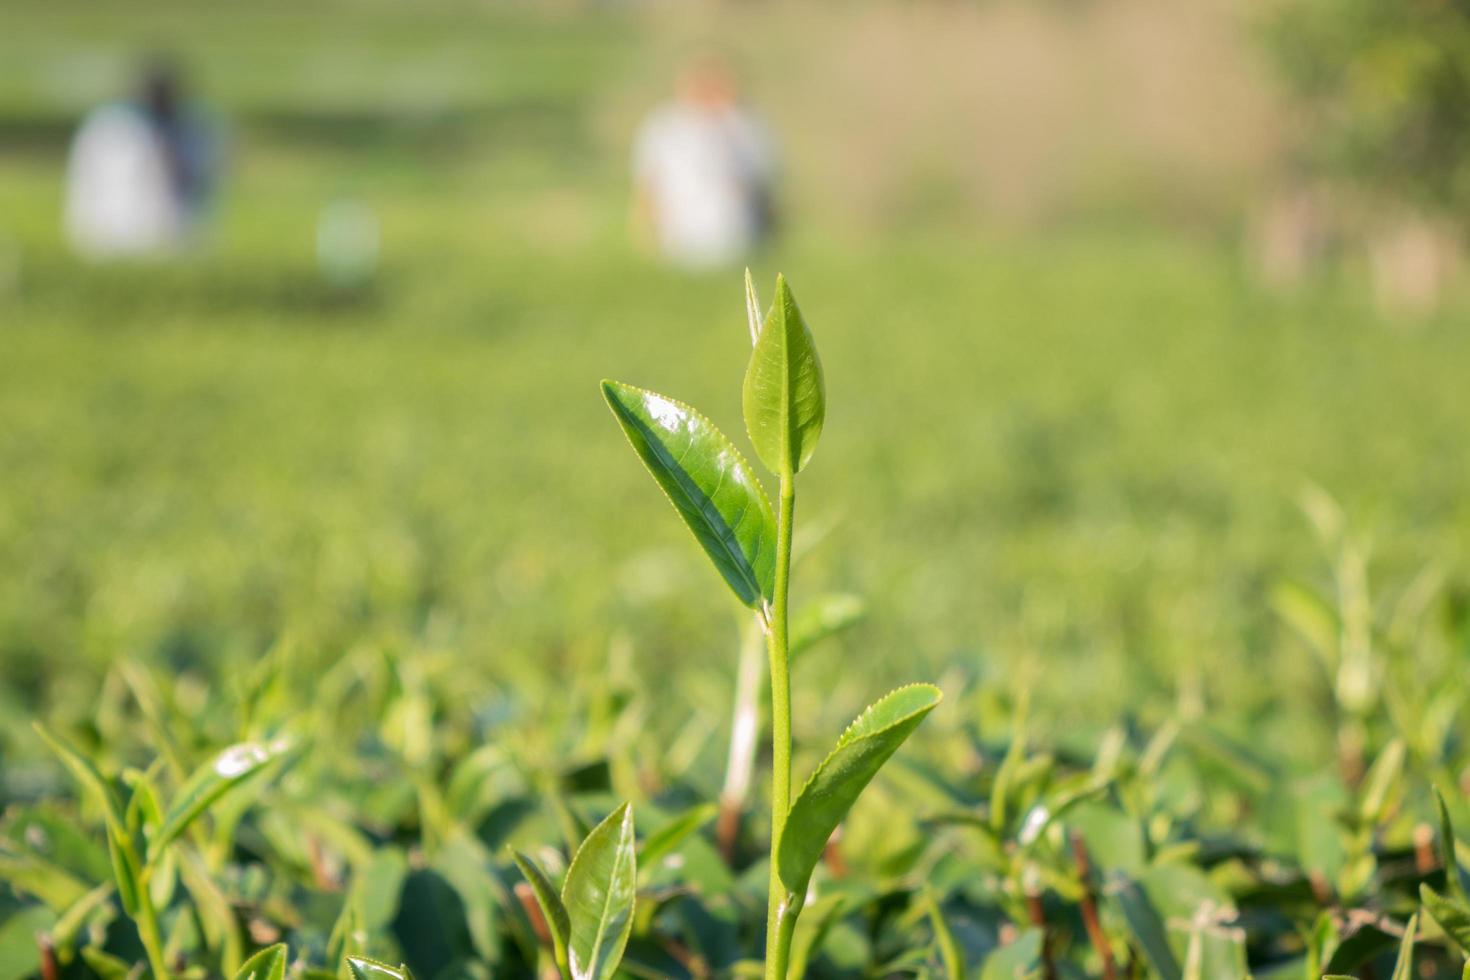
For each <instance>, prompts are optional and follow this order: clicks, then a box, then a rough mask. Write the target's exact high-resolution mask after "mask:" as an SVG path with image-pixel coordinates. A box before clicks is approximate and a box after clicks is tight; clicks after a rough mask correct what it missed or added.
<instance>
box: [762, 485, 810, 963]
mask: <svg viewBox="0 0 1470 980" xmlns="http://www.w3.org/2000/svg"><path fill="white" fill-rule="evenodd" d="M795 514H796V481H795V479H794V477H793V475H792V474H791V473H783V474H781V510H780V515H779V517H778V519H777V523H776V588H775V595H774V596H773V597H772V601H771V626H770V631H769V632H768V633H767V634H766V649H767V651H768V652H769V654H770V661H771V890H770V897H769V899H768V904H767V909H766V973H765V980H786V963H787V961H788V959H789V958H790V955H791V937H792V935H793V933H794V931H795V929H796V916H797V913H798V912H799V911H800V910H801V904H800V903H801V898H802V897H803V896H792V897H791V902H790V907H788V905H787V895H786V888H785V886H783V885H782V884H781V875H780V872H779V871H778V870H777V860H776V858H777V855H776V848H777V845H778V844H779V843H780V840H781V831H782V829H783V828H784V827H785V825H786V813H787V811H788V810H790V809H791V664H790V660H789V649H788V646H787V626H786V618H787V617H786V609H787V596H788V593H789V592H790V589H791V525H792V520H793V518H794V517H795Z"/></svg>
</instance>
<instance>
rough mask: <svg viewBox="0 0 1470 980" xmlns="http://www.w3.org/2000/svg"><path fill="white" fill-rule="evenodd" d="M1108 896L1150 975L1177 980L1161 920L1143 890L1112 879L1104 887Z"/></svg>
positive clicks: (1126, 880)
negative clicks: (1113, 902) (1150, 971)
mask: <svg viewBox="0 0 1470 980" xmlns="http://www.w3.org/2000/svg"><path fill="white" fill-rule="evenodd" d="M1108 894H1110V895H1111V896H1112V897H1113V898H1114V899H1115V900H1116V901H1117V903H1118V907H1119V908H1120V909H1122V911H1123V920H1124V921H1125V922H1126V923H1127V924H1128V931H1129V932H1130V933H1131V934H1132V935H1133V941H1134V942H1135V943H1137V944H1138V948H1139V949H1140V950H1142V951H1143V956H1144V959H1146V960H1148V963H1149V966H1151V967H1152V968H1153V971H1154V973H1155V974H1157V975H1158V976H1159V977H1160V980H1181V977H1182V976H1183V973H1182V971H1181V970H1180V969H1179V961H1178V960H1177V959H1175V958H1174V951H1173V950H1172V949H1171V948H1170V947H1169V936H1168V933H1167V932H1165V931H1164V920H1163V919H1161V918H1160V917H1159V913H1158V911H1157V910H1155V908H1154V906H1153V903H1151V902H1150V901H1149V900H1148V896H1147V895H1145V894H1144V892H1143V889H1142V888H1140V887H1138V883H1137V882H1135V881H1132V880H1130V879H1129V878H1127V877H1125V876H1123V875H1115V876H1114V878H1113V880H1112V882H1111V883H1110V884H1109V886H1108Z"/></svg>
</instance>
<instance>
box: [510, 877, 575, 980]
mask: <svg viewBox="0 0 1470 980" xmlns="http://www.w3.org/2000/svg"><path fill="white" fill-rule="evenodd" d="M511 856H512V857H514V858H515V861H516V867H518V868H520V869H521V874H523V875H525V876H526V881H527V882H529V883H530V885H531V891H532V892H533V893H535V895H536V904H537V905H540V906H541V915H542V917H543V918H545V919H546V928H547V929H548V930H550V931H551V942H552V945H553V947H554V952H555V954H556V962H557V965H558V966H560V967H562V968H563V969H565V968H566V962H567V943H568V941H570V939H571V934H572V924H571V920H570V919H569V918H568V917H567V907H566V906H565V905H563V904H562V901H561V896H560V895H558V894H557V893H556V887H555V886H554V885H552V883H551V879H549V878H547V877H546V873H545V872H544V871H542V870H541V868H540V866H539V865H537V864H536V862H535V861H533V860H532V859H531V858H530V856H529V855H526V854H522V853H521V852H520V851H512V852H511Z"/></svg>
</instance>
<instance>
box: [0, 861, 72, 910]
mask: <svg viewBox="0 0 1470 980" xmlns="http://www.w3.org/2000/svg"><path fill="white" fill-rule="evenodd" d="M0 881H3V882H5V884H7V885H9V886H10V887H11V888H14V889H15V890H16V891H18V892H24V893H26V894H28V895H34V896H35V897H36V898H38V899H40V900H41V901H42V902H43V903H44V904H46V905H48V906H50V907H51V908H52V909H53V910H54V911H57V912H60V911H61V910H63V909H66V908H70V907H71V905H72V904H73V903H75V902H76V901H77V900H78V899H80V898H81V897H82V896H83V895H85V894H86V893H87V886H86V884H85V883H84V882H82V881H81V880H80V879H78V878H76V877H74V876H73V875H71V874H70V873H68V872H67V871H65V870H63V869H62V868H58V867H57V866H56V865H54V864H52V863H51V862H49V861H43V860H41V859H40V858H38V857H33V856H31V855H29V854H13V855H12V854H8V853H6V852H4V851H0Z"/></svg>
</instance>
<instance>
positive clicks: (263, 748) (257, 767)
mask: <svg viewBox="0 0 1470 980" xmlns="http://www.w3.org/2000/svg"><path fill="white" fill-rule="evenodd" d="M293 747H294V743H293V742H292V740H291V739H290V738H286V737H284V736H283V737H281V738H277V739H274V740H272V741H270V742H241V743H240V744H238V745H232V746H230V747H229V748H227V749H225V750H224V751H223V752H221V753H220V754H219V755H218V756H216V757H215V759H214V761H213V762H210V763H208V764H207V765H204V766H200V767H199V768H198V769H197V770H195V772H194V774H193V775H192V776H190V777H189V779H188V781H187V782H186V783H184V785H183V786H182V787H181V788H180V789H179V792H178V795H177V796H176V797H175V798H174V801H173V803H172V804H170V806H169V808H168V813H167V814H166V815H165V816H164V818H163V825H162V826H161V827H159V829H158V832H157V833H156V834H154V835H153V837H152V839H150V840H149V841H148V860H147V863H148V864H149V865H152V864H155V863H156V862H157V861H158V859H159V858H160V856H161V855H162V854H163V850H164V848H166V847H167V846H168V845H169V844H171V843H173V842H174V841H175V840H176V839H177V838H178V837H179V835H180V834H182V833H183V832H184V831H185V830H187V829H189V825H190V824H191V823H193V822H194V821H195V820H197V819H198V818H199V815H200V814H201V813H203V812H204V811H205V810H207V809H209V807H210V805H211V804H213V803H214V802H215V801H216V800H218V799H219V798H220V797H221V796H224V795H225V794H226V793H228V792H229V791H230V790H232V789H235V788H236V787H238V786H240V785H242V784H243V783H245V782H247V781H248V780H250V779H251V778H252V777H254V776H256V775H259V774H260V773H261V772H262V771H264V770H265V768H266V767H267V766H269V765H270V764H271V763H273V762H275V761H276V760H277V759H280V758H283V757H284V756H286V755H287V754H288V753H289V752H290V751H291V749H292V748H293Z"/></svg>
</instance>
